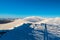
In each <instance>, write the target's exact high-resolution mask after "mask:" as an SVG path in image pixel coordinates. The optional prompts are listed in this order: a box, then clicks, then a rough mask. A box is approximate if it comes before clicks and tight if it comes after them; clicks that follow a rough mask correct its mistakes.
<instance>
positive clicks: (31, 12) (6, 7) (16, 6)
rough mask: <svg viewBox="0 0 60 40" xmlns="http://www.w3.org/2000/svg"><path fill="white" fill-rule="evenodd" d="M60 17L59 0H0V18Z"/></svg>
mask: <svg viewBox="0 0 60 40" xmlns="http://www.w3.org/2000/svg"><path fill="white" fill-rule="evenodd" d="M26 16H44V17H60V0H0V17H26Z"/></svg>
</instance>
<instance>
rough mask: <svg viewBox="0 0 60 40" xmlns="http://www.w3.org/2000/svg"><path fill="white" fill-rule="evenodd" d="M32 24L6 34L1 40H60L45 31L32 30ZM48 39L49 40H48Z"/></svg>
mask: <svg viewBox="0 0 60 40" xmlns="http://www.w3.org/2000/svg"><path fill="white" fill-rule="evenodd" d="M31 25H32V24H31V23H27V24H23V25H21V26H18V27H16V28H14V29H13V30H11V31H10V32H7V33H6V34H4V35H3V36H2V37H1V38H0V40H60V38H59V37H57V36H55V35H53V34H52V33H49V31H47V34H46V32H45V31H44V30H46V29H44V30H36V29H34V28H31ZM46 38H47V39H46Z"/></svg>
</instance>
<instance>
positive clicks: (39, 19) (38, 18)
mask: <svg viewBox="0 0 60 40" xmlns="http://www.w3.org/2000/svg"><path fill="white" fill-rule="evenodd" d="M23 20H26V21H29V22H39V21H43V20H44V18H42V17H39V16H31V17H26V18H24V19H23Z"/></svg>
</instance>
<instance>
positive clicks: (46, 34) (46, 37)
mask: <svg viewBox="0 0 60 40" xmlns="http://www.w3.org/2000/svg"><path fill="white" fill-rule="evenodd" d="M41 25H42V26H43V27H44V40H48V30H47V24H45V23H42V24H41Z"/></svg>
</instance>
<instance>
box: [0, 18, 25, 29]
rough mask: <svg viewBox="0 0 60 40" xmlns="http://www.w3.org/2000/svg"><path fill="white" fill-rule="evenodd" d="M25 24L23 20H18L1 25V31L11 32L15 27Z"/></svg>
mask: <svg viewBox="0 0 60 40" xmlns="http://www.w3.org/2000/svg"><path fill="white" fill-rule="evenodd" d="M24 22H25V21H24V20H22V19H16V20H15V21H13V22H10V23H7V24H0V30H11V29H13V28H14V27H17V26H20V25H22V24H23V23H24Z"/></svg>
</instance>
